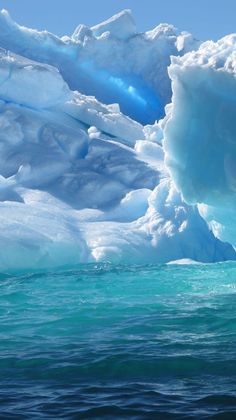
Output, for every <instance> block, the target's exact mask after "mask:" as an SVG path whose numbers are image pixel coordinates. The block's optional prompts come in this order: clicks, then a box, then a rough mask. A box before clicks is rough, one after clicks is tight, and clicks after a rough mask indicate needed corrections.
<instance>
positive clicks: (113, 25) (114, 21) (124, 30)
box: [91, 9, 137, 40]
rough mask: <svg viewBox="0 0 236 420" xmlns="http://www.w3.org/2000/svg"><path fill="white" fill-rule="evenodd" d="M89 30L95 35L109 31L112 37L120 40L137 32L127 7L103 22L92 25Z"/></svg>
mask: <svg viewBox="0 0 236 420" xmlns="http://www.w3.org/2000/svg"><path fill="white" fill-rule="evenodd" d="M91 30H92V31H93V34H94V35H95V36H97V37H98V36H100V35H102V34H103V33H104V32H110V34H111V35H112V36H113V37H114V38H117V39H122V40H125V39H127V38H129V37H130V36H132V35H134V34H136V32H137V29H136V24H135V22H134V19H133V16H132V13H131V10H129V9H125V10H122V11H121V12H120V13H117V14H116V15H114V16H112V17H111V18H109V19H107V20H105V21H104V22H102V23H100V24H98V25H95V26H93V27H92V28H91Z"/></svg>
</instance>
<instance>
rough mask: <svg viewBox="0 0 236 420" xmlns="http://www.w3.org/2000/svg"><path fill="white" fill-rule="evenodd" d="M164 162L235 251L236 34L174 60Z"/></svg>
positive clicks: (189, 196)
mask: <svg viewBox="0 0 236 420" xmlns="http://www.w3.org/2000/svg"><path fill="white" fill-rule="evenodd" d="M169 74H170V77H171V79H172V88H173V104H172V110H171V111H170V113H169V117H167V121H166V127H165V142H164V146H165V151H166V163H167V165H168V167H169V169H170V171H171V174H172V176H173V178H174V180H175V183H176V185H177V188H178V189H180V190H181V191H182V194H183V197H184V199H185V201H186V202H188V203H191V204H196V203H198V207H199V210H200V213H201V215H202V216H203V217H204V218H205V219H206V220H207V221H208V222H209V224H210V227H211V229H212V230H213V231H214V233H215V235H216V236H217V237H219V238H220V239H222V240H224V241H227V242H230V243H231V244H232V245H234V246H236V214H235V205H236V99H235V98H236V35H229V36H226V37H224V38H223V39H221V40H219V41H218V42H213V41H208V42H206V43H204V44H202V45H201V47H200V49H199V50H198V51H196V52H191V53H188V54H186V55H185V56H184V57H182V58H180V57H178V58H176V57H173V58H172V64H171V66H170V68H169Z"/></svg>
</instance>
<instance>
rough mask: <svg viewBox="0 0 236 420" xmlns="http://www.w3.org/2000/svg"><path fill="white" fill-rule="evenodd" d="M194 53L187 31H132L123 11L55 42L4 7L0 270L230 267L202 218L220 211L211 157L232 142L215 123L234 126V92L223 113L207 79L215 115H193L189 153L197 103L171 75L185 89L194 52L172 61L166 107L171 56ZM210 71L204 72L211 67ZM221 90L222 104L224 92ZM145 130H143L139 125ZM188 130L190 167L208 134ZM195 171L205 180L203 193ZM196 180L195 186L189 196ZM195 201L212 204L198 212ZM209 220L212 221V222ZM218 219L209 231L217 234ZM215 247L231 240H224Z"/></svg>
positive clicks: (226, 249) (0, 34) (226, 251)
mask: <svg viewBox="0 0 236 420" xmlns="http://www.w3.org/2000/svg"><path fill="white" fill-rule="evenodd" d="M203 45H204V44H203ZM211 45H213V44H211ZM198 47H199V42H198V41H196V40H194V38H193V37H192V36H191V35H190V34H187V33H184V32H183V33H178V32H177V30H175V29H174V28H173V27H172V26H170V25H167V24H162V25H159V26H158V27H157V28H155V29H154V30H153V31H149V32H147V33H144V34H140V33H138V32H137V29H136V26H135V23H134V21H133V18H132V16H131V13H130V12H129V11H124V12H121V13H120V14H118V15H116V16H114V17H113V18H111V19H109V20H108V21H106V22H104V23H102V24H100V25H97V26H95V27H93V28H87V27H85V26H84V25H80V26H79V27H78V28H77V29H76V31H75V32H74V34H73V35H72V37H63V38H62V39H59V38H58V37H56V36H54V35H52V34H49V33H48V32H46V31H45V32H37V31H36V30H31V29H27V28H24V27H20V26H19V25H17V24H16V23H14V22H13V21H12V20H11V18H10V17H9V15H8V14H7V12H6V11H2V12H1V14H0V48H1V50H0V152H1V153H0V223H1V228H0V247H1V252H0V271H2V270H4V271H9V270H19V269H22V270H26V269H27V270H29V269H49V268H59V267H71V266H76V265H78V264H81V263H87V262H96V261H111V262H118V263H137V264H140V263H166V262H169V261H177V260H185V261H187V260H194V261H201V262H215V261H223V260H228V259H236V253H235V251H234V249H233V247H232V246H231V245H230V244H228V243H225V242H222V241H220V240H219V239H218V238H216V237H215V236H214V234H213V233H212V231H211V229H209V226H208V224H207V222H206V221H205V220H204V219H206V220H208V213H207V212H209V208H210V207H209V206H210V205H213V210H212V211H214V212H215V211H216V209H215V207H214V204H215V197H217V194H219V199H220V200H221V195H223V191H225V190H224V188H225V185H226V182H225V184H223V183H222V184H220V183H219V180H220V181H221V174H219V172H217V171H216V169H218V168H221V169H222V171H223V166H222V167H221V166H219V159H221V158H223V155H224V153H225V154H226V155H227V156H228V155H229V154H230V153H231V149H230V147H232V149H233V140H232V139H231V141H230V137H229V142H228V143H227V136H225V131H224V130H225V128H226V127H227V126H226V125H225V124H224V120H225V119H226V118H230V115H231V118H232V120H233V114H232V113H233V110H232V103H233V102H232V101H233V91H231V94H232V95H231V102H230V101H229V102H230V103H231V105H229V103H228V102H227V101H226V103H225V99H224V101H221V104H218V105H217V101H216V100H215V96H214V95H216V97H217V98H218V96H217V95H218V91H219V88H218V85H217V84H215V83H214V81H215V79H214V77H216V76H214V75H213V76H212V80H210V78H208V82H207V83H208V84H209V86H210V87H211V88H212V93H211V94H212V95H213V96H214V106H212V107H211V109H208V111H207V112H206V110H205V112H204V110H203V109H201V115H202V117H204V118H202V119H201V121H200V122H199V120H198V115H197V117H196V120H193V127H192V128H191V131H190V132H188V136H187V137H188V140H189V143H191V148H192V149H191V148H190V149H188V143H187V142H186V138H185V137H184V138H183V137H182V134H183V133H184V132H185V131H184V130H185V129H186V132H187V128H186V127H187V124H188V123H189V119H188V118H189V116H191V112H194V111H191V109H190V107H192V103H191V104H190V103H189V102H188V101H190V100H194V99H192V98H194V97H195V96H194V94H192V93H191V92H187V91H186V92H185V91H184V92H183V90H184V89H185V87H184V86H182V85H181V83H180V82H179V76H178V71H179V73H181V71H182V63H185V64H183V66H185V67H186V75H187V76H186V83H187V80H188V79H189V80H192V79H191V77H189V76H188V74H189V71H188V58H186V57H191V54H192V55H194V54H196V56H197V54H199V52H196V53H189V54H187V55H186V56H184V57H183V58H175V59H172V60H173V63H172V66H171V69H170V75H171V78H172V79H173V82H172V83H173V90H174V98H173V104H172V105H167V106H166V108H165V110H164V106H165V105H166V104H168V103H169V102H170V100H171V82H170V79H169V76H168V72H167V67H168V65H169V63H170V55H171V54H172V55H175V56H177V55H180V56H183V54H185V53H186V52H187V51H190V50H192V49H197V48H198ZM202 48H203V47H201V48H200V51H201V49H202ZM223 49H224V48H223ZM174 60H175V61H174ZM186 60H187V61H186ZM200 60H201V58H200ZM220 61H222V60H221V59H219V62H220ZM185 67H184V69H185ZM199 67H200V71H198V68H197V66H196V72H195V67H194V69H193V70H194V71H193V73H194V76H193V79H195V80H196V81H198V80H200V76H199V75H201V74H202V75H203V76H202V79H201V80H202V81H203V82H204V80H205V73H204V72H205V68H204V66H202V65H201V66H199ZM184 71H185V70H184ZM206 71H207V72H208V71H209V72H211V71H212V69H211V66H209V69H208V70H207V69H206ZM195 73H196V74H195ZM213 73H214V71H213ZM221 73H222V74H223V76H222V82H221V83H223V82H224V83H226V80H225V71H224V72H221ZM228 73H229V79H227V80H228V82H227V83H229V91H230V86H231V84H230V83H231V82H230V80H231V74H230V72H228ZM219 77H220V76H219ZM199 83H200V82H199ZM208 84H207V86H208ZM181 86H182V87H181ZM227 86H228V85H227ZM232 86H234V85H233V82H232ZM176 89H177V90H176ZM209 89H210V88H209ZM177 91H178V92H177ZM196 91H197V88H196ZM176 92H177V93H176ZM193 92H194V91H193ZM202 92H203V93H202V94H203V95H204V90H203V91H202ZM196 93H197V92H196ZM206 95H208V92H207V93H206ZM225 95H226V98H228V96H227V95H228V92H227V89H224V92H223V96H225ZM185 96H186V97H185ZM196 97H197V96H196ZM210 97H211V96H210ZM200 99H201V98H200ZM207 100H209V98H208V96H207ZM182 101H183V105H182V106H179V105H178V104H179V103H181V102H182ZM176 102H177V105H178V106H176ZM197 103H199V108H198V107H195V111H196V113H198V112H200V108H203V107H202V102H201V101H200V100H199V99H198V97H197ZM224 106H225V107H226V108H224ZM214 107H215V108H214ZM217 107H219V110H221V112H222V119H220V118H219V113H217V124H219V125H220V124H222V126H220V127H222V136H223V137H224V139H223V137H222V139H223V140H222V142H221V144H222V147H221V148H220V151H219V150H215V154H214V153H213V151H214V144H213V139H212V138H211V133H210V131H209V130H210V128H212V129H213V128H214V127H215V125H214V124H215V120H214V121H213V120H211V117H212V119H213V118H215V114H214V112H215V111H214V110H216V109H217V112H218V111H219V110H218V108H217ZM198 109H199V111H198ZM228 110H231V114H228V113H227V112H228ZM122 111H123V112H122ZM165 114H166V115H165ZM131 117H132V118H131ZM162 117H164V119H160V118H162ZM208 119H209V121H210V122H211V124H212V126H210V128H208V126H207V121H208ZM156 120H158V121H156ZM185 121H187V122H186V123H185ZM227 121H229V120H227ZM144 122H145V123H148V124H147V125H145V126H143V125H142V123H144ZM189 124H190V123H189ZM201 124H202V125H201ZM194 128H196V130H197V131H198V138H199V134H201V135H202V130H203V131H204V130H205V129H207V130H208V131H207V133H208V137H207V138H206V143H205V146H204V150H205V151H204V159H198V160H199V161H196V160H194V159H193V158H192V157H191V153H192V154H193V156H194V155H195V156H197V157H199V153H200V151H201V150H202V149H201V147H202V146H201V144H202V143H201V141H202V142H203V141H204V137H203V135H202V137H200V140H201V141H200V140H199V141H198V143H197V141H196V140H197V134H196V132H195V131H194ZM199 129H200V131H199ZM163 130H164V140H163ZM181 130H182V131H181ZM223 133H224V134H223ZM205 135H206V134H205ZM163 141H164V148H163V145H162V143H163ZM208 144H209V147H210V152H211V153H213V154H212V156H213V160H212V162H211V163H212V166H211V165H209V159H208V155H207V154H206V151H207V150H208V149H206V147H207V145H208ZM198 147H199V150H197V148H198ZM180 149H181V150H180ZM188 156H189V160H188ZM233 156H234V155H233V152H232V154H230V156H229V157H227V159H228V160H227V159H226V162H228V163H227V165H228V166H227V167H228V172H227V173H228V175H227V176H228V178H227V179H228V181H227V182H228V184H227V185H228V190H229V194H228V195H227V194H226V195H227V197H228V198H229V199H232V197H233V195H232V194H233V193H234V192H233V188H234V178H233V176H234V175H233V169H230V168H231V167H232V168H233V162H231V161H230V159H231V158H233ZM185 158H186V159H187V162H188V165H189V166H188V167H187V165H186V162H185V161H184V159H185ZM165 160H166V163H167V165H168V167H169V168H170V171H171V173H172V175H173V179H174V182H175V184H176V185H177V189H181V190H182V191H183V197H184V198H183V197H182V195H181V193H180V192H178V191H177V189H176V186H175V184H174V182H173V180H172V179H171V177H170V173H169V171H168V170H167V167H166V164H165ZM182 164H183V165H182ZM204 165H207V166H208V167H209V171H210V176H209V179H208V180H205V184H204V183H203V182H202V185H201V181H202V180H203V178H204V173H203V169H205V170H206V168H205V166H204ZM185 167H186V170H187V175H186V172H185V171H184V168H185ZM198 170H200V172H199V173H198ZM181 171H182V172H181ZM211 171H212V172H211ZM214 171H216V174H215V175H214ZM214 176H216V177H217V178H216V179H215V178H214ZM201 177H202V178H201ZM195 183H196V185H197V187H196V188H197V189H198V188H199V190H198V192H197V193H196V194H195V193H194V194H193V195H191V194H192V191H195ZM212 185H213V186H214V188H213V189H211V187H212ZM189 191H191V194H190V193H189ZM204 191H205V193H206V194H205V193H204ZM209 191H210V192H209ZM197 194H199V196H198V195H197ZM201 194H202V195H201ZM204 194H205V195H204ZM208 196H209V197H213V198H212V200H211V201H210V202H208V201H207V200H206V201H204V200H203V199H202V197H203V198H204V197H208ZM199 197H201V202H204V203H205V204H207V206H208V207H206V205H205V206H204V207H203V206H202V205H201V206H200V207H199V206H197V203H199V202H200V201H199ZM184 199H185V200H186V199H187V200H188V202H189V203H190V204H186V202H185V201H184ZM192 203H196V204H193V205H192ZM198 207H199V209H198ZM206 209H207V210H206ZM229 209H230V207H229V208H228V211H229ZM199 210H200V212H199ZM217 211H218V212H219V209H218V210H217ZM200 213H201V215H202V216H203V217H204V218H203V217H202V216H201V215H200ZM206 213H207V214H206ZM214 214H215V213H214ZM232 217H233V214H232ZM216 220H218V222H217V223H218V225H219V220H220V216H218V219H216ZM217 223H216V222H215V226H212V229H213V228H214V232H215V233H216V234H217V236H220V235H219V234H218V232H216V224H217ZM218 225H217V226H218ZM223 239H224V240H225V241H228V242H230V243H232V240H228V236H226V237H225V238H223Z"/></svg>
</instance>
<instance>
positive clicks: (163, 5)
mask: <svg viewBox="0 0 236 420" xmlns="http://www.w3.org/2000/svg"><path fill="white" fill-rule="evenodd" d="M0 6H1V9H2V8H4V9H7V10H8V11H9V12H10V14H11V16H12V17H13V19H14V20H15V21H17V22H18V23H20V24H21V25H24V26H28V27H31V28H35V29H39V30H44V29H47V30H48V31H50V32H53V33H55V34H57V35H59V36H62V35H70V34H71V33H73V31H74V29H75V28H76V26H78V24H79V23H84V24H86V25H88V26H92V25H95V24H97V23H99V22H102V21H103V20H105V19H107V18H109V17H110V16H112V15H113V14H115V13H117V12H119V11H121V10H123V9H131V10H132V12H133V15H134V18H135V21H136V23H137V28H138V30H139V31H140V32H142V31H146V30H149V29H153V28H154V27H155V26H157V25H158V24H159V23H164V22H165V23H172V24H173V25H174V26H176V27H177V28H178V29H180V30H186V31H189V32H191V33H193V35H194V36H195V37H196V38H198V39H201V40H206V39H214V40H216V39H218V38H221V37H222V36H224V35H226V34H228V33H232V32H236V19H235V16H236V0H161V1H160V0H83V1H82V0H0Z"/></svg>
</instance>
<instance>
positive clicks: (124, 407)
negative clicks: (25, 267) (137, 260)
mask: <svg viewBox="0 0 236 420" xmlns="http://www.w3.org/2000/svg"><path fill="white" fill-rule="evenodd" d="M0 322H1V324H0V325H1V327H0V373H1V375H0V418H1V419H8V418H9V419H13V418H16V419H34V418H35V419H36V418H41V419H58V418H68V419H80V418H81V419H83V418H96V419H112V418H117V419H125V418H132V419H151V418H154V419H191V418H196V419H201V418H207V419H208V418H215V419H231V418H232V419H234V418H236V264H235V263H226V264H214V265H188V266H181V265H179V266H178V265H169V266H168V265H163V266H140V267H137V266H131V267H130V266H129V267H124V266H113V265H96V266H95V265H87V266H82V267H81V269H79V270H76V271H67V272H64V273H47V274H45V273H38V274H37V273H31V274H21V275H20V274H19V275H14V276H13V275H1V278H0Z"/></svg>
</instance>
